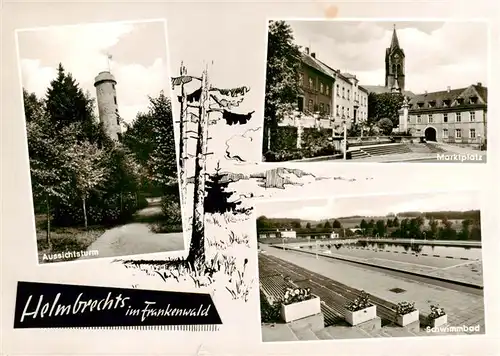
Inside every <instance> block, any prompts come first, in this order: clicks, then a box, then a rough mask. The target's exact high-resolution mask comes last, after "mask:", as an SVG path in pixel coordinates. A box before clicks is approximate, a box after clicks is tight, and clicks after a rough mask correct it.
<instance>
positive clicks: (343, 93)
mask: <svg viewBox="0 0 500 356" xmlns="http://www.w3.org/2000/svg"><path fill="white" fill-rule="evenodd" d="M342 98H345V88H344V87H342Z"/></svg>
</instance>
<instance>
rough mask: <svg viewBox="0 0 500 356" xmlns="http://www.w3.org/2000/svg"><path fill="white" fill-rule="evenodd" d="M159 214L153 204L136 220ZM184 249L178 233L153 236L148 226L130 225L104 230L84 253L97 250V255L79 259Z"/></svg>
mask: <svg viewBox="0 0 500 356" xmlns="http://www.w3.org/2000/svg"><path fill="white" fill-rule="evenodd" d="M159 213H161V207H160V206H159V205H155V204H154V203H153V204H151V205H150V206H148V207H146V208H144V209H142V210H140V211H138V212H137V213H136V215H135V217H136V218H137V219H140V218H144V217H151V216H154V215H157V214H159ZM179 250H184V237H183V233H182V232H175V233H166V234H157V233H154V232H152V231H151V229H150V224H148V223H143V222H132V223H129V224H126V225H122V226H116V227H114V228H111V229H109V230H106V231H105V232H104V234H102V235H101V236H100V237H99V238H98V239H97V240H96V241H94V242H93V243H92V244H91V245H90V246H89V247H88V248H87V251H98V252H99V255H98V256H89V257H81V258H80V259H93V258H96V257H122V256H130V255H139V254H146V253H157V252H168V251H179Z"/></svg>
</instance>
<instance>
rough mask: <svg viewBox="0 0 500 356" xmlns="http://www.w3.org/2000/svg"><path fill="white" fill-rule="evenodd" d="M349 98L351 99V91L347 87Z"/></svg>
mask: <svg viewBox="0 0 500 356" xmlns="http://www.w3.org/2000/svg"><path fill="white" fill-rule="evenodd" d="M347 100H351V91H350V90H349V89H347Z"/></svg>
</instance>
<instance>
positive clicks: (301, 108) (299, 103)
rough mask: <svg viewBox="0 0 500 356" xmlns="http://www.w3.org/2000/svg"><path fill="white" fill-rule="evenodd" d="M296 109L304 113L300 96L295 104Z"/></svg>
mask: <svg viewBox="0 0 500 356" xmlns="http://www.w3.org/2000/svg"><path fill="white" fill-rule="evenodd" d="M297 109H298V110H299V111H301V112H303V111H304V98H303V97H302V96H299V100H298V103H297Z"/></svg>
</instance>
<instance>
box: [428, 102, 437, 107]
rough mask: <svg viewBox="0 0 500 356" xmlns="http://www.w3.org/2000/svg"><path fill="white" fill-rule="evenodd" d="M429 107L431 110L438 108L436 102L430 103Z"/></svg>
mask: <svg viewBox="0 0 500 356" xmlns="http://www.w3.org/2000/svg"><path fill="white" fill-rule="evenodd" d="M429 107H430V108H434V107H436V102H435V101H434V100H432V101H429Z"/></svg>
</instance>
